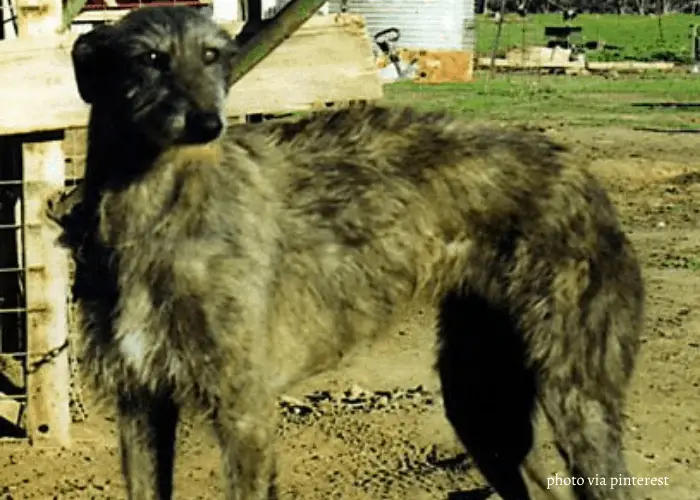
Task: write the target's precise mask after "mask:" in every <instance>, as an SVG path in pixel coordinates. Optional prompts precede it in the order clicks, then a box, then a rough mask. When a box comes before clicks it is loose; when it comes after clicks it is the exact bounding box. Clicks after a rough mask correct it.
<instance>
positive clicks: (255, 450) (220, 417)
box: [214, 394, 277, 500]
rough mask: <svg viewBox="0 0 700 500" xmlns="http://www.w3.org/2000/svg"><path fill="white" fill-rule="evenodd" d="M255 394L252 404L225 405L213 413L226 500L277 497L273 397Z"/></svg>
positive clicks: (273, 498)
mask: <svg viewBox="0 0 700 500" xmlns="http://www.w3.org/2000/svg"><path fill="white" fill-rule="evenodd" d="M252 397H257V398H258V401H257V402H256V403H255V404H253V405H238V404H235V403H234V404H224V405H221V406H219V408H218V409H217V411H216V414H215V415H214V430H215V432H216V436H217V438H218V441H219V446H220V447H221V459H222V475H223V479H224V487H225V491H226V499H227V500H276V499H277V485H276V479H277V477H276V467H275V451H274V434H275V428H276V424H277V419H276V412H275V407H274V398H269V400H268V398H265V397H264V396H262V395H261V394H257V395H254V396H252ZM262 400H266V401H262Z"/></svg>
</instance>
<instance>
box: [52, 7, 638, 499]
mask: <svg viewBox="0 0 700 500" xmlns="http://www.w3.org/2000/svg"><path fill="white" fill-rule="evenodd" d="M236 50H237V48H236V43H235V42H234V41H233V40H232V39H231V37H230V36H229V35H228V34H226V33H225V32H224V31H223V30H222V29H220V28H219V27H218V26H217V25H215V24H214V23H213V22H212V21H211V20H209V19H208V18H205V17H204V16H203V15H201V14H199V13H197V12H196V11H194V10H191V9H188V8H179V7H170V8H144V9H140V10H136V11H134V12H133V13H131V14H129V15H127V16H126V17H125V18H123V20H121V21H120V22H119V23H117V24H116V25H114V26H104V27H100V28H96V29H95V30H93V31H92V32H90V33H88V34H85V35H82V36H80V38H79V39H78V40H77V42H76V44H75V46H74V49H73V58H74V64H75V71H76V77H77V82H78V87H79V90H80V93H81V96H82V97H83V98H84V99H85V100H86V101H87V102H88V103H90V104H91V105H92V109H91V116H90V124H89V148H88V159H87V168H86V173H85V179H84V183H83V185H82V190H81V191H80V192H76V194H74V195H72V197H74V198H75V199H74V200H73V201H75V202H76V203H75V204H73V203H72V202H70V199H71V197H69V198H67V199H63V200H59V203H58V204H57V205H54V206H53V207H52V210H53V215H52V216H53V218H54V219H56V220H58V221H59V222H60V223H61V224H62V225H63V226H64V230H65V234H64V244H66V245H67V246H69V247H70V248H71V249H72V251H73V255H74V258H75V259H76V263H77V268H76V283H75V292H76V297H77V299H78V301H79V304H80V307H81V309H82V315H83V317H84V321H85V323H84V325H83V326H84V354H83V359H84V362H85V367H86V369H87V372H88V373H89V374H90V375H91V377H92V379H93V380H94V383H95V384H96V386H97V387H98V388H99V389H100V391H101V392H102V394H104V395H107V396H110V397H113V398H115V400H116V407H117V409H118V415H119V418H118V425H119V432H120V440H121V450H122V464H123V472H124V475H125V478H126V483H127V486H128V492H129V498H131V499H155V498H158V499H167V498H170V496H171V493H172V467H173V449H174V439H175V429H176V424H177V419H178V412H179V409H180V408H181V407H182V406H183V405H186V404H191V405H193V406H194V407H195V408H198V409H199V410H201V411H208V412H210V415H211V421H212V423H213V426H214V429H215V431H216V435H217V437H218V440H219V443H220V446H221V450H222V459H223V477H224V478H225V481H226V487H225V491H226V494H227V498H228V499H230V500H234V499H237V500H262V499H268V498H271V497H273V496H274V470H275V469H274V457H273V453H272V448H273V447H272V445H271V440H272V438H273V435H274V430H275V426H276V419H275V413H276V411H275V398H276V396H278V395H279V394H280V393H281V392H282V391H283V390H284V389H285V388H287V387H289V386H290V385H291V384H293V383H295V382H296V381H298V380H300V379H302V378H304V377H308V376H309V375H311V374H313V373H317V372H319V371H321V370H324V369H326V368H328V367H330V366H333V365H334V364H335V363H336V362H337V361H338V360H339V359H340V358H341V357H342V356H344V355H346V354H347V353H348V352H349V351H350V349H351V348H352V347H353V346H355V345H357V344H358V343H361V342H365V341H369V340H371V339H373V338H375V337H376V336H378V335H381V334H382V333H383V332H385V331H386V329H387V325H388V324H389V323H390V321H391V318H392V315H393V313H394V312H395V311H396V310H397V309H398V308H399V307H400V306H401V305H402V304H406V303H408V302H409V301H412V300H413V299H415V298H416V297H420V298H422V299H426V300H429V301H432V302H433V303H435V304H436V305H437V306H438V308H439V348H438V355H437V364H436V367H437V370H438V372H439V375H440V378H441V381H442V388H443V394H444V404H445V411H446V415H447V418H448V420H449V421H450V422H451V424H452V426H453V427H454V429H455V431H456V433H457V434H458V436H459V438H460V439H461V441H462V442H463V444H464V445H465V447H466V448H467V450H468V451H469V453H470V454H471V455H472V456H473V458H474V460H475V462H476V464H477V465H478V467H479V469H480V470H481V472H482V473H483V474H484V476H485V477H486V479H487V480H488V481H489V483H490V484H491V485H492V486H493V488H494V489H495V490H497V491H498V493H499V494H500V495H501V496H502V497H503V498H504V499H505V500H526V499H528V498H530V496H529V493H528V491H527V487H526V485H525V482H524V480H523V476H522V474H521V467H522V465H523V464H524V461H525V458H526V456H527V454H528V452H529V451H530V448H531V446H532V435H533V429H532V423H531V421H532V417H533V412H534V408H535V405H536V402H539V404H540V405H541V407H542V409H543V410H544V414H545V415H546V416H547V418H548V421H549V422H550V424H551V425H552V426H553V429H554V435H555V439H556V443H557V445H558V448H559V450H560V452H561V453H562V455H563V457H564V458H565V460H566V462H567V464H568V466H569V468H570V472H571V474H572V475H575V476H584V477H586V476H595V475H596V474H598V475H600V476H608V477H612V476H618V475H619V474H622V475H627V474H628V471H627V468H626V465H625V461H624V459H623V456H622V452H621V433H622V408H623V404H624V398H625V393H626V389H627V386H628V381H629V379H630V376H631V373H632V371H633V365H634V360H635V355H636V353H637V350H638V344H639V334H640V329H641V327H642V312H643V296H644V293H643V282H642V278H641V276H640V269H639V266H638V263H637V259H636V256H635V253H634V251H633V249H632V247H631V245H630V243H629V241H628V240H627V238H626V237H625V235H624V234H623V232H622V231H621V229H620V226H619V223H618V219H617V216H616V212H615V210H614V208H613V206H612V204H611V202H610V200H609V199H608V197H607V195H606V193H605V192H604V190H603V188H602V187H601V186H600V185H599V183H598V182H597V181H596V180H595V179H594V178H593V177H592V176H591V175H590V174H589V173H588V172H587V171H586V170H585V169H584V168H582V167H581V166H580V165H579V164H578V163H577V161H576V159H575V158H572V157H570V156H569V155H568V153H567V152H566V151H565V149H564V148H563V147H561V146H560V145H558V144H555V143H553V142H552V141H550V140H549V139H547V138H546V137H544V136H543V135H541V134H538V133H534V132H528V131H524V130H515V129H506V128H498V127H492V126H486V125H481V124H476V123H465V122H461V121H458V120H456V119H453V118H452V117H450V116H448V115H446V114H443V113H419V112H416V111H413V110H411V109H385V108H381V107H375V106H365V107H355V108H350V109H346V110H342V111H335V112H327V113H321V114H318V115H315V116H312V117H308V118H302V119H298V120H296V121H290V122H269V123H265V124H259V125H249V126H233V127H228V128H226V127H225V125H224V123H225V122H224V118H223V109H224V102H225V99H226V95H227V92H228V88H229V82H228V75H229V72H230V60H231V58H232V56H233V54H235V52H236ZM222 129H223V130H222ZM65 203H67V204H68V206H69V208H68V209H65V210H64V209H62V208H61V205H62V204H65ZM64 208H65V207H64ZM428 348H429V346H426V349H428ZM575 494H576V496H577V498H578V499H579V500H602V499H627V498H630V495H631V494H630V492H629V490H628V489H624V488H620V489H609V488H605V487H596V486H594V485H590V484H588V482H585V483H584V484H583V485H582V486H577V487H576V489H575Z"/></svg>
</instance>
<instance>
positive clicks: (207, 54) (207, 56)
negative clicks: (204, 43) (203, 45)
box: [204, 48, 220, 64]
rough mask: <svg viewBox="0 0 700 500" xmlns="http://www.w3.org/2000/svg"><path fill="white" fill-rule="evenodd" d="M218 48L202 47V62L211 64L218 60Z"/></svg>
mask: <svg viewBox="0 0 700 500" xmlns="http://www.w3.org/2000/svg"><path fill="white" fill-rule="evenodd" d="M219 56H220V53H219V50H218V49H211V48H209V49H204V63H205V64H212V63H215V62H216V61H218V60H219Z"/></svg>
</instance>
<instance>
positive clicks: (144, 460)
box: [117, 394, 179, 500]
mask: <svg viewBox="0 0 700 500" xmlns="http://www.w3.org/2000/svg"><path fill="white" fill-rule="evenodd" d="M117 413H118V426H119V438H120V448H121V449H120V451H121V463H122V473H123V476H124V480H125V481H126V488H127V495H128V498H129V500H170V498H171V496H172V492H173V466H174V456H175V437H176V435H175V434H176V430H177V421H178V415H179V409H178V407H177V405H176V404H175V403H174V402H173V401H172V400H171V399H170V398H169V397H168V396H165V395H160V396H155V395H152V394H139V395H135V394H121V395H120V396H119V399H118V403H117Z"/></svg>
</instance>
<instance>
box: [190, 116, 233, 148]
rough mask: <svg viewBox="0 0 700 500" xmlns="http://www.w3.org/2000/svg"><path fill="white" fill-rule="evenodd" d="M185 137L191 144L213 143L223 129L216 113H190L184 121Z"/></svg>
mask: <svg viewBox="0 0 700 500" xmlns="http://www.w3.org/2000/svg"><path fill="white" fill-rule="evenodd" d="M185 128H186V130H187V136H188V138H189V139H190V140H191V141H192V142H209V141H213V140H214V139H216V138H217V137H219V134H220V133H221V130H222V129H223V128H224V124H223V122H222V121H221V117H220V116H219V114H218V113H209V112H191V113H188V114H187V118H186V121H185Z"/></svg>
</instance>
